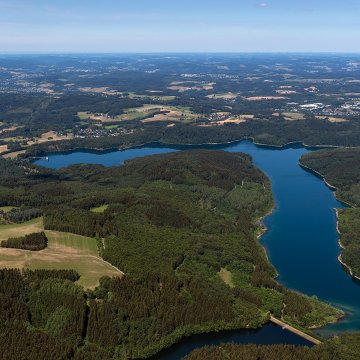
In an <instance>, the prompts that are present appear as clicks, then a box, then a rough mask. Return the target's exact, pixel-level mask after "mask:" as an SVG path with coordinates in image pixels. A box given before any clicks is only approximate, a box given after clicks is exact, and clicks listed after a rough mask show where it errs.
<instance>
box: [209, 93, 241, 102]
mask: <svg viewBox="0 0 360 360" xmlns="http://www.w3.org/2000/svg"><path fill="white" fill-rule="evenodd" d="M238 96H239V94H235V93H232V92H228V93H223V94H211V95H207V96H206V97H207V98H208V99H216V100H218V99H223V100H232V99H236V98H237V97H238Z"/></svg>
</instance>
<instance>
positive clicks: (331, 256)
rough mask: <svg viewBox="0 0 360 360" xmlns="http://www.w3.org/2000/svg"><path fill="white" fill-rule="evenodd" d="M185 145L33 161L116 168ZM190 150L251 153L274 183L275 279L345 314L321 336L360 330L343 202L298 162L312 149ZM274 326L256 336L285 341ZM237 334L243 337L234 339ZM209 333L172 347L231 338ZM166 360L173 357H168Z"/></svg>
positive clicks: (237, 146)
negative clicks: (343, 248)
mask: <svg viewBox="0 0 360 360" xmlns="http://www.w3.org/2000/svg"><path fill="white" fill-rule="evenodd" d="M184 148H185V147H179V146H167V147H165V146H160V145H156V144H152V145H147V146H144V147H140V148H132V149H127V150H123V151H112V152H102V153H99V152H93V151H80V152H79V151H77V152H70V153H58V154H50V155H49V157H48V161H47V160H46V159H39V160H37V161H36V164H38V165H43V166H47V167H50V168H54V169H58V168H61V167H64V166H68V165H71V164H75V163H96V164H103V165H105V166H115V165H120V164H122V163H123V162H124V161H126V160H128V159H133V158H136V157H141V156H147V155H152V154H161V153H167V152H171V151H178V150H181V149H184ZM186 148H189V147H186ZM193 148H211V149H222V150H225V151H230V152H243V153H246V154H249V155H251V156H252V157H253V160H254V163H255V165H256V166H257V167H259V168H260V169H261V170H263V171H264V172H265V173H266V174H267V175H268V176H269V177H270V179H271V182H272V186H273V192H274V196H275V202H276V208H275V209H274V212H273V213H272V214H271V215H270V216H268V217H267V218H266V219H265V220H264V224H265V225H266V226H267V228H268V231H267V232H266V233H265V234H264V235H263V236H262V238H261V242H262V244H263V245H264V246H265V248H266V250H267V253H268V255H269V259H270V261H271V262H272V264H273V265H274V266H275V268H276V269H277V271H278V273H279V278H278V280H279V281H280V282H281V283H282V284H283V285H285V286H286V287H288V288H291V289H294V290H298V291H300V292H302V293H305V294H307V295H310V296H312V295H315V296H317V297H318V298H319V299H321V300H324V301H327V302H330V303H332V304H334V305H336V306H338V307H341V308H342V309H343V310H345V311H346V312H347V316H346V318H345V319H344V320H342V321H340V322H338V323H336V324H331V325H329V326H327V327H326V328H324V329H320V330H317V332H318V333H320V334H321V335H323V336H327V335H332V334H334V333H338V332H343V331H354V330H360V286H359V282H357V281H355V280H353V279H352V278H351V277H350V276H349V275H348V274H347V273H346V272H345V271H344V270H343V268H342V266H341V264H340V263H339V262H338V261H337V256H338V255H339V253H340V248H339V246H338V237H339V236H338V234H337V231H336V214H335V210H334V209H335V208H342V207H343V205H342V204H341V203H340V202H338V201H337V200H336V199H335V197H334V194H333V192H332V191H331V190H330V189H329V188H328V187H327V186H326V185H325V183H324V182H323V181H322V179H321V178H319V177H318V176H315V175H314V174H313V173H311V172H308V171H306V170H304V169H302V168H301V167H300V166H299V159H300V157H301V156H302V155H303V154H306V153H308V152H309V151H311V150H309V149H305V148H303V147H299V146H293V147H291V146H290V147H286V148H282V149H280V148H273V147H264V146H257V145H254V144H253V143H252V142H250V141H242V142H239V143H234V144H230V145H229V144H227V145H214V146H209V145H206V146H196V147H193ZM275 328H277V327H274V326H272V325H268V326H267V327H264V328H263V329H261V330H260V333H259V332H257V333H256V334H260V335H261V334H263V335H264V336H265V338H266V337H268V338H269V339H271V343H278V342H282V341H285V338H286V336H285V335H284V331H283V330H282V329H281V328H278V329H277V330H274V329H275ZM269 329H270V330H269ZM279 330H281V331H279ZM262 332H263V333H262ZM269 332H270V333H269ZM232 333H233V335H234V337H233V338H232V337H231V336H230V341H235V342H241V341H242V340H241V339H246V342H257V341H258V338H257V337H256V336H260V335H256V336H255V335H251V336H250V337H244V334H243V333H242V332H232ZM236 333H238V334H243V335H241V336H240V335H239V336H238V337H236ZM272 333H273V334H275V335H274V336H275V337H274V338H272V337H271V334H272ZM291 335H292V334H291ZM208 336H209V335H205V338H202V340H199V338H198V337H195V338H194V339H195V340H191V339H193V338H191V339H187V340H184V341H183V342H181V343H180V344H177V345H176V346H180V347H181V346H185V348H184V347H183V348H182V349H183V350H184V349H185V350H186V349H188V348H190V347H191V346H195V347H198V346H202V345H201V344H203V342H204V341H205V342H206V341H209V343H210V344H212V343H214V344H217V343H218V342H217V341H220V342H226V341H229V339H228V338H227V337H226V336H225V335H224V336H225V337H223V335H222V333H220V334H217V335H216V336H215V337H210V338H208ZM260 337H262V335H261V336H260ZM209 339H210V340H209ZM262 339H264V338H262ZM297 339H298V338H297ZM215 340H216V341H215ZM192 341H193V342H192ZM189 342H190V343H191V344H192V345H191V346H190V345H189ZM183 343H184V345H182V344H183ZM209 343H206V344H207V345H208V344H209ZM260 343H261V342H260ZM194 344H195V345H194ZM196 344H197V345H196ZM183 350H176V351H183ZM174 351H175V350H174ZM167 356H169V355H167ZM182 356H183V355H182ZM178 358H179V357H174V358H173V359H178ZM167 359H172V358H171V357H167Z"/></svg>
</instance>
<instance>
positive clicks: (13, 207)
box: [0, 206, 15, 212]
mask: <svg viewBox="0 0 360 360" xmlns="http://www.w3.org/2000/svg"><path fill="white" fill-rule="evenodd" d="M12 209H15V206H0V211H4V212H10V211H11V210H12Z"/></svg>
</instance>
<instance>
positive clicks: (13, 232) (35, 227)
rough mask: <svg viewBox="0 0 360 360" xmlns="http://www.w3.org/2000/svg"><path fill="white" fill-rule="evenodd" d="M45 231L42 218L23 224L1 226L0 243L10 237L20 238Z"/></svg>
mask: <svg viewBox="0 0 360 360" xmlns="http://www.w3.org/2000/svg"><path fill="white" fill-rule="evenodd" d="M43 229H44V225H43V221H42V218H39V219H33V220H30V221H27V222H25V223H22V224H9V225H0V241H2V240H7V239H8V238H10V237H19V236H24V235H27V234H31V233H34V232H40V231H42V230H43Z"/></svg>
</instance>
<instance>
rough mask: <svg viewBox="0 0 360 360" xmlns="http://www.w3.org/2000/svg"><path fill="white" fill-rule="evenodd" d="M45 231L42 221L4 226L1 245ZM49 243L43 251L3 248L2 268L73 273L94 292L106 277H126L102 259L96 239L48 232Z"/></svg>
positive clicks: (0, 229)
mask: <svg viewBox="0 0 360 360" xmlns="http://www.w3.org/2000/svg"><path fill="white" fill-rule="evenodd" d="M43 229H44V227H43V221H42V219H35V220H31V221H28V222H26V223H24V224H11V225H1V226H0V241H2V240H7V239H8V238H9V237H15V236H23V235H26V234H30V233H33V232H39V231H42V230H43ZM45 233H46V236H47V238H48V240H49V243H48V247H47V249H45V250H43V251H33V252H32V251H26V250H18V249H5V248H0V268H2V269H4V268H28V269H31V270H35V269H53V270H59V269H73V270H76V271H77V272H78V273H79V274H80V279H79V280H78V282H77V283H78V284H79V285H81V286H83V287H84V288H89V289H94V288H95V287H96V286H97V285H98V284H99V279H100V278H101V277H102V276H105V275H107V276H110V277H113V276H115V277H118V276H121V275H122V273H121V272H120V271H118V270H117V269H116V268H114V267H113V266H112V265H110V264H108V263H107V262H105V261H104V260H102V259H101V258H100V257H99V256H98V248H97V243H96V239H94V238H89V237H85V236H80V235H74V234H70V233H65V232H58V231H45Z"/></svg>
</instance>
